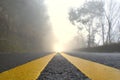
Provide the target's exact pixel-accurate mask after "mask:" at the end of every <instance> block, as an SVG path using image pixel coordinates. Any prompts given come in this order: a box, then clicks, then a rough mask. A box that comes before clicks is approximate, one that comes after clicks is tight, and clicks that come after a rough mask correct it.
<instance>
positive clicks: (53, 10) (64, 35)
mask: <svg viewBox="0 0 120 80" xmlns="http://www.w3.org/2000/svg"><path fill="white" fill-rule="evenodd" d="M83 2H84V0H46V1H45V4H46V6H47V10H48V15H49V17H50V22H51V24H52V28H53V31H54V34H55V36H56V38H57V40H58V41H57V44H56V46H61V47H63V45H64V44H66V43H67V42H69V41H70V40H71V39H72V38H73V37H74V36H75V35H76V31H77V29H76V27H75V26H73V25H72V24H71V23H70V22H69V19H68V16H69V15H68V12H69V9H70V8H71V7H79V6H80V5H81V4H83ZM59 48H60V47H59Z"/></svg>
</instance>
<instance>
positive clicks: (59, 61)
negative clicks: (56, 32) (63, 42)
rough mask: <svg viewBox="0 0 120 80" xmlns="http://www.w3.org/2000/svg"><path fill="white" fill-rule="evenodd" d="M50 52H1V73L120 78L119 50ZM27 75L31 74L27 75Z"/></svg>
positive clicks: (56, 79) (41, 78) (43, 79)
mask: <svg viewBox="0 0 120 80" xmlns="http://www.w3.org/2000/svg"><path fill="white" fill-rule="evenodd" d="M48 54H50V53H39V54H38V53H29V54H27V53H26V54H0V71H1V72H2V73H1V74H0V79H2V80H11V79H15V80H119V79H120V77H119V75H120V70H119V69H120V53H88V52H77V51H71V52H66V53H57V54H55V53H54V54H50V55H48ZM45 55H46V56H45ZM98 63H100V64H98ZM109 66H110V67H109ZM4 71H5V72H4ZM28 74H29V75H30V76H28ZM12 75H15V76H12ZM22 75H23V76H22ZM21 76H22V77H21ZM6 77H9V78H6ZM109 77H111V78H109Z"/></svg>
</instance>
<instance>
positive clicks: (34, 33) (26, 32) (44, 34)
mask: <svg viewBox="0 0 120 80" xmlns="http://www.w3.org/2000/svg"><path fill="white" fill-rule="evenodd" d="M0 33H1V34H2V35H0V44H3V45H0V47H1V51H7V52H41V51H50V50H52V48H53V44H54V35H53V32H52V28H51V24H50V22H49V16H48V14H47V10H46V6H45V5H44V0H1V1H0Z"/></svg>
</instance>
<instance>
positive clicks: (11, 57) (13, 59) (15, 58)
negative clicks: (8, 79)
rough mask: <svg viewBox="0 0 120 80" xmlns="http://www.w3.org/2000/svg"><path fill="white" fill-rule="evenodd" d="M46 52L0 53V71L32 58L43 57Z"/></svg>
mask: <svg viewBox="0 0 120 80" xmlns="http://www.w3.org/2000/svg"><path fill="white" fill-rule="evenodd" d="M48 54H50V52H48V53H22V54H20V53H0V72H3V71H6V70H9V69H11V68H14V67H16V66H19V65H21V64H25V63H27V62H30V61H32V60H34V59H37V58H40V57H43V56H45V55H48Z"/></svg>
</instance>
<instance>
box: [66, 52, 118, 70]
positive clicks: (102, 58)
mask: <svg viewBox="0 0 120 80" xmlns="http://www.w3.org/2000/svg"><path fill="white" fill-rule="evenodd" d="M68 54H70V55H72V56H76V57H79V58H83V59H87V60H90V61H94V62H97V63H101V64H104V65H107V66H111V67H114V68H117V69H120V53H94V52H93V53H92V52H91V53H88V52H77V51H71V52H68Z"/></svg>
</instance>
